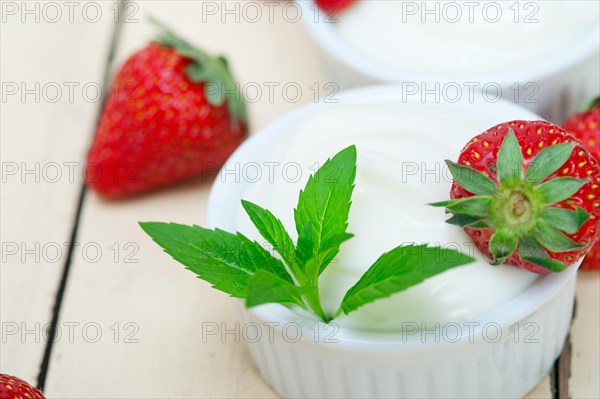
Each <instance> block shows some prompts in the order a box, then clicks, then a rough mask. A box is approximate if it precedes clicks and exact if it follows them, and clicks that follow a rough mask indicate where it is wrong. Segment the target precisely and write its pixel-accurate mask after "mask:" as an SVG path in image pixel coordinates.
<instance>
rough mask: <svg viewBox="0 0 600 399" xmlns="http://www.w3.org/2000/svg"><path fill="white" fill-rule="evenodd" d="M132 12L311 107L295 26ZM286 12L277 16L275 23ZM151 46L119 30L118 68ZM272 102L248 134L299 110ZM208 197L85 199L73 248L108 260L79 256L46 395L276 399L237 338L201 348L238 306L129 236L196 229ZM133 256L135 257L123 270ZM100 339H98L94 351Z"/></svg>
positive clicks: (148, 31) (182, 11)
mask: <svg viewBox="0 0 600 399" xmlns="http://www.w3.org/2000/svg"><path fill="white" fill-rule="evenodd" d="M227 3H228V4H232V3H233V2H227ZM138 4H139V6H140V14H143V15H147V14H152V15H155V16H157V17H159V18H160V19H162V20H164V22H166V23H167V24H168V25H170V26H172V27H173V28H175V29H176V30H177V31H179V32H181V34H182V35H184V36H186V37H187V38H189V39H190V40H192V41H193V42H194V43H197V44H198V45H201V46H203V47H205V48H206V49H207V50H208V51H211V52H220V53H224V54H225V55H226V56H227V57H228V58H229V61H230V64H231V65H232V66H233V69H234V70H235V73H236V75H237V76H238V79H240V81H241V82H243V84H248V83H252V84H253V85H254V86H255V87H257V86H258V87H261V86H262V87H263V88H264V90H266V88H267V86H265V84H266V83H269V82H275V83H277V84H279V85H280V86H283V85H285V84H287V83H290V82H291V84H296V85H297V86H299V87H301V89H302V92H303V93H302V97H301V99H300V100H299V101H298V103H302V102H309V101H312V100H313V92H312V91H311V89H310V86H311V85H313V84H314V83H316V82H319V83H323V82H322V80H321V79H322V76H321V74H320V68H319V65H318V61H317V59H316V57H315V48H314V45H313V43H312V42H311V40H310V38H309V37H308V36H307V35H306V33H305V32H304V29H303V27H302V25H301V24H300V23H287V22H285V21H283V20H282V19H281V18H275V19H274V20H273V22H270V21H269V20H268V19H263V20H261V21H258V22H256V23H251V22H248V21H244V19H243V18H241V19H240V22H239V23H238V22H236V21H235V20H234V19H233V16H230V17H229V18H230V20H229V21H226V23H225V24H223V23H222V22H221V18H220V16H219V15H217V16H216V17H213V18H208V19H207V20H206V21H205V22H202V7H203V5H202V3H200V2H179V3H175V4H174V2H168V3H167V2H144V3H143V2H140V3H138ZM213 4H216V3H213ZM240 4H241V3H240ZM255 4H258V5H260V4H262V3H261V2H257V3H255ZM283 6H284V3H281V4H280V5H279V6H278V7H279V8H276V9H275V13H276V14H279V15H281V14H280V13H281V8H282V7H283ZM230 7H233V6H230ZM265 10H266V9H265ZM265 12H266V11H265ZM152 35H153V29H152V27H151V26H150V25H148V24H135V25H124V29H123V32H122V36H121V37H122V41H121V43H120V44H119V54H118V56H117V62H116V64H117V65H118V64H119V63H120V62H122V61H123V60H124V59H125V58H126V57H127V55H128V54H130V53H131V52H132V51H134V50H135V49H138V48H140V47H142V46H144V45H145V43H146V42H147V41H148V40H149V39H150V38H151V37H152ZM290 90H291V89H290ZM290 94H291V91H290ZM281 96H282V94H281V92H280V91H276V92H275V94H274V96H273V98H272V99H270V98H269V97H268V96H267V95H266V92H265V93H263V95H262V96H261V98H260V99H259V100H258V101H256V102H255V103H252V104H250V114H251V117H252V121H253V127H254V130H256V129H257V128H260V127H262V126H264V125H265V124H266V123H268V122H270V121H271V120H273V119H274V118H276V117H278V116H279V115H281V114H283V113H284V112H287V111H288V110H291V109H294V108H296V107H297V105H298V104H297V103H295V102H292V101H286V100H285V99H282V97H281ZM209 188H210V187H209V184H207V183H203V182H201V181H195V182H190V183H186V184H183V185H179V186H177V187H174V188H170V189H166V190H162V191H160V192H157V193H154V194H151V195H147V196H144V197H140V198H135V199H131V200H127V201H122V202H114V203H112V202H106V201H102V200H100V199H99V198H98V197H96V196H95V195H93V194H91V193H90V195H88V196H87V199H86V202H85V205H84V208H83V214H82V218H81V221H80V236H79V241H81V242H95V243H98V244H99V246H100V247H101V248H102V249H103V250H104V251H105V255H104V256H102V257H101V258H100V260H99V261H98V262H97V263H92V262H90V261H89V259H88V260H86V259H84V257H83V256H82V254H81V253H77V254H76V258H75V260H74V263H73V265H72V275H71V279H70V281H69V284H68V287H67V292H66V296H65V302H64V305H63V310H62V312H61V323H62V324H64V323H80V324H79V325H78V326H77V327H76V330H75V331H76V333H75V334H74V339H73V342H69V341H68V340H66V339H62V340H60V341H58V342H57V343H56V345H55V348H54V350H53V356H52V362H51V366H50V370H49V375H48V381H47V385H46V393H47V395H49V396H50V397H66V398H81V397H90V396H94V397H106V398H117V397H118V398H124V397H261V398H273V397H276V395H275V393H274V392H273V391H272V390H271V388H270V387H268V386H267V385H266V384H265V383H264V382H263V381H262V379H261V378H260V376H259V375H258V372H257V370H256V369H255V368H254V366H253V364H252V362H251V361H250V359H249V355H248V352H247V350H246V348H245V347H244V344H243V342H240V339H238V338H236V337H235V336H233V335H227V336H225V337H223V339H222V337H221V336H220V334H219V335H216V336H211V337H207V339H204V340H203V339H202V329H203V326H204V327H206V326H207V323H217V325H218V326H219V328H221V326H223V327H224V328H227V329H232V330H235V328H236V323H237V322H238V320H239V319H238V315H237V303H236V301H235V300H233V299H231V298H228V297H227V296H226V295H224V294H221V293H218V292H215V291H214V290H213V289H211V288H210V287H209V286H208V284H205V283H204V282H202V281H200V280H197V279H195V278H193V276H192V275H191V274H190V272H188V271H186V270H183V268H182V267H181V266H180V265H178V264H176V263H175V262H173V261H171V260H169V258H168V257H167V256H165V255H164V253H162V252H161V250H160V249H159V248H158V247H157V246H156V245H153V244H152V243H151V241H150V240H149V238H148V237H146V236H145V235H144V234H143V232H142V231H141V230H140V228H139V227H138V226H137V222H138V221H140V220H164V221H176V222H180V223H198V224H202V223H203V221H204V211H205V206H206V200H207V195H208V192H209ZM114 243H117V247H119V248H120V254H119V255H118V256H117V259H116V262H115V259H113V257H114V252H113V251H111V250H109V249H108V248H110V247H111V246H113V245H114ZM128 244H129V245H130V249H129V250H125V246H126V245H128ZM113 248H114V247H113ZM132 248H133V249H134V250H136V249H137V248H139V251H138V252H136V253H135V254H134V255H132V258H131V259H129V260H126V259H125V256H126V255H127V254H128V253H129V251H131V249H132ZM107 255H109V256H107ZM90 256H91V255H90ZM136 261H137V262H136ZM86 323H87V325H86ZM93 323H96V324H93ZM115 323H118V327H117V325H116V324H115ZM126 323H131V324H126ZM222 323H223V324H222ZM212 325H213V324H211V326H212ZM111 327H112V329H111ZM97 330H98V331H101V332H102V336H101V337H100V338H99V339H98V341H97V342H95V343H94V342H91V341H95V340H96V337H95V332H96V331H97ZM115 330H118V331H119V335H118V337H117V336H115ZM128 334H133V335H128ZM136 340H137V341H136ZM115 341H116V342H115ZM130 341H131V342H130ZM203 341H204V342H203Z"/></svg>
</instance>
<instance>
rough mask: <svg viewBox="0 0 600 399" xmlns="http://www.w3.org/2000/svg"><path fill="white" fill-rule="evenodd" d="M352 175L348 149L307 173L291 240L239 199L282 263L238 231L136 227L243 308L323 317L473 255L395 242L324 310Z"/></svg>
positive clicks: (343, 234)
mask: <svg viewBox="0 0 600 399" xmlns="http://www.w3.org/2000/svg"><path fill="white" fill-rule="evenodd" d="M355 177H356V147H355V146H350V147H348V148H346V149H344V150H342V151H340V152H339V153H338V154H337V155H335V156H334V157H333V158H331V159H329V160H327V161H326V162H325V163H324V164H323V166H322V167H321V168H319V170H318V171H317V172H316V173H315V174H314V175H313V176H310V178H309V180H308V182H307V184H306V186H305V188H304V190H302V191H301V192H300V195H299V198H298V205H297V206H296V209H295V210H294V221H295V224H296V233H297V237H298V239H297V243H296V244H294V241H293V239H292V237H291V235H290V234H289V233H288V232H287V231H286V230H285V227H284V226H283V223H282V222H281V221H280V220H279V219H278V218H277V217H276V216H275V215H273V213H271V212H270V211H269V210H267V209H263V208H261V207H260V206H258V205H256V204H253V203H251V202H249V201H244V200H243V201H242V206H243V208H244V209H245V210H246V213H247V214H248V216H249V217H250V220H251V221H252V223H253V224H254V225H255V226H256V228H257V229H258V231H259V232H260V234H261V235H262V236H263V237H264V238H265V240H266V241H267V242H269V244H271V245H272V246H273V249H275V251H277V253H278V254H279V258H281V260H280V259H279V258H276V257H274V256H273V255H272V254H271V253H270V252H269V251H267V250H266V249H265V248H263V247H262V246H261V245H260V244H258V243H257V242H255V241H251V240H249V239H248V238H246V237H245V236H243V235H242V234H240V233H237V234H231V233H227V232H225V231H223V230H219V229H215V230H209V229H204V228H202V227H199V226H184V225H179V224H173V223H155V222H152V223H140V225H141V227H142V229H144V231H145V232H146V233H147V234H148V235H150V236H151V237H152V239H153V240H154V241H155V242H156V243H157V244H158V245H159V246H161V247H162V248H163V249H164V250H165V252H167V253H168V254H169V255H171V256H172V257H173V258H174V259H175V260H176V261H178V262H179V263H182V264H183V265H184V266H186V268H188V269H189V270H191V271H192V272H194V273H195V274H196V275H197V276H198V277H199V278H201V279H203V280H206V281H207V282H209V283H211V284H212V285H213V287H214V288H216V289H218V290H221V291H224V292H226V293H228V294H230V295H231V296H233V297H237V298H243V299H245V300H246V306H247V307H253V306H257V305H261V304H265V303H279V304H282V305H284V306H288V307H295V306H297V307H300V308H304V309H310V310H312V312H314V314H315V315H317V316H318V317H319V318H320V319H321V320H323V321H325V322H329V321H331V320H332V319H333V318H334V317H337V316H339V315H340V314H342V313H344V314H349V313H351V312H353V311H354V310H356V309H358V308H359V307H361V306H363V305H366V304H368V303H370V302H373V301H375V300H378V299H381V298H386V297H389V296H390V295H393V294H395V293H397V292H400V291H402V290H405V289H407V288H409V287H412V286H414V285H416V284H419V283H421V282H423V281H424V280H425V279H427V278H429V277H432V276H434V275H436V274H439V273H441V272H443V271H446V270H448V269H450V268H453V267H457V266H460V265H464V264H466V263H470V262H472V261H473V260H474V259H473V258H472V257H470V256H467V255H465V254H462V253H460V252H458V251H455V250H453V249H444V248H440V247H430V246H427V245H426V244H423V245H406V246H399V247H396V248H394V249H392V250H391V251H389V252H386V253H384V254H383V255H381V256H380V257H379V259H377V261H376V262H375V263H374V264H373V265H372V266H371V267H370V268H369V269H368V270H367V272H366V273H365V274H364V275H363V276H362V277H361V278H360V279H359V281H358V282H357V283H356V284H355V285H354V286H353V287H352V288H350V289H349V290H348V292H347V293H346V295H345V296H344V299H343V300H342V303H341V304H340V307H339V309H338V311H337V312H336V313H335V315H328V314H326V313H325V312H324V311H323V308H322V306H321V300H320V298H319V276H320V275H321V273H322V272H323V271H324V270H325V269H326V268H327V266H328V265H329V264H330V263H331V261H332V260H333V259H334V258H335V256H336V255H337V254H338V253H339V251H340V248H341V245H342V243H343V242H345V241H346V240H348V239H349V238H351V237H352V234H350V233H348V232H347V228H348V215H349V213H350V206H351V197H352V192H353V190H354V179H355ZM483 184H484V185H485V182H484V183H483ZM476 216H479V215H476ZM561 216H562V217H571V215H567V214H565V215H561ZM282 260H283V262H282Z"/></svg>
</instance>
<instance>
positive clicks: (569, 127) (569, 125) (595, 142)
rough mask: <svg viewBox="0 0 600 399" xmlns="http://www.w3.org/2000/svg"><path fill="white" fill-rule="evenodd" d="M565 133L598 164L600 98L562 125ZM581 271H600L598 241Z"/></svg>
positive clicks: (599, 148)
mask: <svg viewBox="0 0 600 399" xmlns="http://www.w3.org/2000/svg"><path fill="white" fill-rule="evenodd" d="M564 128H565V130H566V131H568V132H569V133H571V134H572V135H573V136H575V138H576V139H577V140H579V141H581V143H582V144H583V146H584V147H586V148H587V149H588V151H590V153H591V154H592V156H594V157H595V158H596V160H597V161H598V162H600V97H598V98H597V99H596V100H595V101H594V102H592V105H591V107H590V109H589V110H587V111H585V112H581V113H578V114H575V115H573V116H571V117H570V118H569V119H567V120H566V121H565V123H564ZM581 269H583V270H600V239H598V240H596V243H595V244H594V246H593V247H592V249H591V250H590V252H588V254H587V255H586V256H585V258H584V259H583V263H581Z"/></svg>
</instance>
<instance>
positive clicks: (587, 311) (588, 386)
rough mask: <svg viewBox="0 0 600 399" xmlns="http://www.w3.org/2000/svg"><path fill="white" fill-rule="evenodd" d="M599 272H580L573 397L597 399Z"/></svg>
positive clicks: (599, 380)
mask: <svg viewBox="0 0 600 399" xmlns="http://www.w3.org/2000/svg"><path fill="white" fill-rule="evenodd" d="M599 306H600V274H599V273H597V272H594V273H591V272H585V273H584V272H579V274H578V276H577V310H576V315H575V320H574V321H573V328H572V330H571V341H572V343H573V351H572V364H571V380H570V383H569V385H570V390H571V397H573V398H600V378H599V376H600V360H599V359H600V310H599Z"/></svg>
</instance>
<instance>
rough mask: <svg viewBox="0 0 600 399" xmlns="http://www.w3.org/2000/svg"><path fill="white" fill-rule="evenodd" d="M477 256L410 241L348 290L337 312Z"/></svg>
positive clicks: (362, 303)
mask: <svg viewBox="0 0 600 399" xmlns="http://www.w3.org/2000/svg"><path fill="white" fill-rule="evenodd" d="M473 261H474V259H473V258H472V257H470V256H467V255H465V254H463V253H461V252H458V251H455V250H453V249H444V248H440V247H428V246H427V245H409V246H401V247H397V248H394V249H393V250H391V251H390V252H387V253H385V254H383V255H382V256H381V257H379V259H377V261H375V263H374V264H373V265H372V266H371V267H370V268H369V270H367V272H366V273H365V274H364V275H363V276H362V277H361V278H360V280H359V281H358V282H357V283H356V284H355V285H354V286H353V287H352V288H350V289H349V290H348V292H346V295H345V296H344V299H343V300H342V304H341V305H340V309H339V310H338V313H337V314H340V313H341V312H344V313H345V314H348V313H350V312H352V311H354V310H356V309H358V308H359V307H361V306H363V305H366V304H367V303H370V302H373V301H375V300H378V299H381V298H386V297H389V296H390V295H392V294H395V293H397V292H400V291H402V290H405V289H407V288H409V287H412V286H413V285H416V284H419V283H421V282H423V281H424V280H425V279H427V278H429V277H432V276H435V275H436V274H439V273H441V272H443V271H446V270H448V269H451V268H453V267H456V266H461V265H464V264H467V263H470V262H473Z"/></svg>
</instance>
